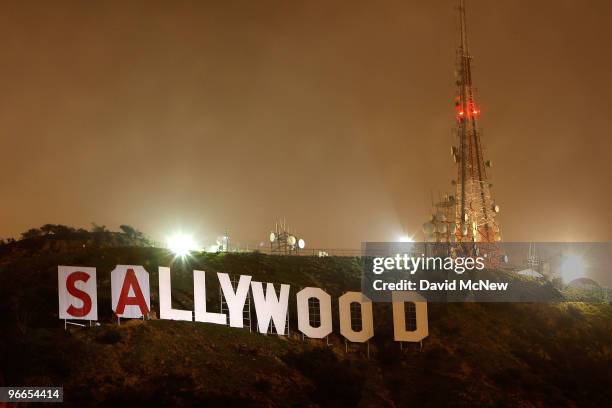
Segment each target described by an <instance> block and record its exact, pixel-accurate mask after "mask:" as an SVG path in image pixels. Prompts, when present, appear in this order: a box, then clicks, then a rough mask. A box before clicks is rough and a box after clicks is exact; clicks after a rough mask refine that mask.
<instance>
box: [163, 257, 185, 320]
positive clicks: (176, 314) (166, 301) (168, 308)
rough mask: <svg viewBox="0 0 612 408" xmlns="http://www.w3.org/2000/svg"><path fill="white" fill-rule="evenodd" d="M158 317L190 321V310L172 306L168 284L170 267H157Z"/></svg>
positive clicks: (170, 289)
mask: <svg viewBox="0 0 612 408" xmlns="http://www.w3.org/2000/svg"><path fill="white" fill-rule="evenodd" d="M159 318H160V319H168V320H185V321H189V322H190V321H191V320H193V319H192V314H191V310H179V309H173V308H172V287H171V284H170V268H166V267H164V266H160V267H159Z"/></svg>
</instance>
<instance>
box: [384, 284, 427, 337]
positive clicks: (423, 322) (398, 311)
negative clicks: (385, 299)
mask: <svg viewBox="0 0 612 408" xmlns="http://www.w3.org/2000/svg"><path fill="white" fill-rule="evenodd" d="M391 299H392V300H393V337H394V338H395V341H411V342H418V341H421V340H423V339H424V338H425V337H427V336H428V335H429V325H428V321H427V302H425V299H424V298H423V297H422V296H421V295H419V294H418V293H416V292H393V293H392V294H391ZM404 302H412V303H414V307H415V309H416V330H414V331H408V330H406V314H405V313H404V310H405V309H404Z"/></svg>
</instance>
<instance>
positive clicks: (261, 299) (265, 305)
mask: <svg viewBox="0 0 612 408" xmlns="http://www.w3.org/2000/svg"><path fill="white" fill-rule="evenodd" d="M251 291H252V292H253V300H254V301H255V313H256V314H257V325H258V326H259V332H260V333H267V332H268V327H269V326H270V319H272V321H273V322H274V327H275V328H276V332H277V333H278V334H281V335H282V334H285V323H287V306H288V304H289V285H281V291H280V300H279V299H278V298H277V297H276V291H275V290H274V285H273V284H271V283H266V294H265V295H264V293H263V286H262V284H261V282H254V281H253V282H251Z"/></svg>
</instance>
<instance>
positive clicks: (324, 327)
mask: <svg viewBox="0 0 612 408" xmlns="http://www.w3.org/2000/svg"><path fill="white" fill-rule="evenodd" d="M296 298H297V312H298V329H300V331H301V332H302V333H304V334H305V335H307V336H308V337H310V338H313V339H322V338H324V337H325V336H327V335H328V334H329V333H331V331H332V314H331V296H329V295H328V294H327V293H325V292H324V291H323V290H322V289H319V288H304V289H302V290H300V291H299V292H298V294H297V296H296ZM310 298H316V299H318V300H319V315H320V316H321V324H320V325H319V327H312V326H311V325H310V317H309V310H308V299H310Z"/></svg>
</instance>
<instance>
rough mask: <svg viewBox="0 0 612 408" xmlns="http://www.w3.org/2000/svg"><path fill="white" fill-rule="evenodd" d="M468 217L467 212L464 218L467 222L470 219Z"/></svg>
mask: <svg viewBox="0 0 612 408" xmlns="http://www.w3.org/2000/svg"><path fill="white" fill-rule="evenodd" d="M468 219H469V217H468V215H467V213H466V214H463V220H464V221H465V222H467V221H468Z"/></svg>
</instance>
